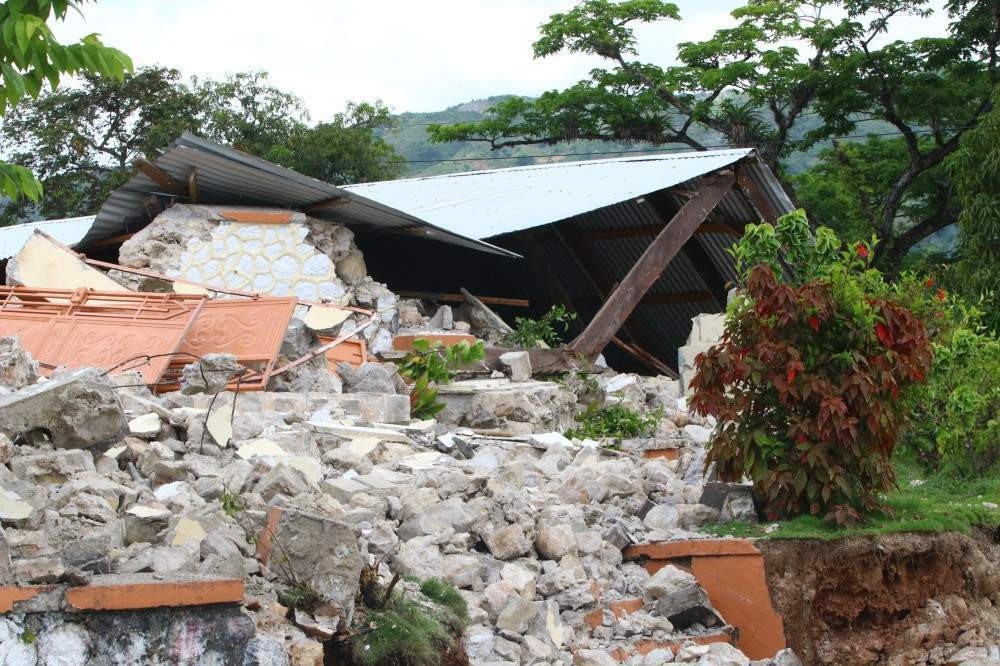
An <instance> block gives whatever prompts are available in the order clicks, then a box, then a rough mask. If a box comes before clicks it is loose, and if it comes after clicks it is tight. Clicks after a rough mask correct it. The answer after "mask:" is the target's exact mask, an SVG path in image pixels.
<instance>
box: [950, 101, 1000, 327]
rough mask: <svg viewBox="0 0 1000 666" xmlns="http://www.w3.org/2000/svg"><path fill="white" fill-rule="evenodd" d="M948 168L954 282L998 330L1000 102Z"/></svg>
mask: <svg viewBox="0 0 1000 666" xmlns="http://www.w3.org/2000/svg"><path fill="white" fill-rule="evenodd" d="M997 101H1000V90H998V91H997ZM948 169H949V171H950V172H951V174H952V178H953V180H954V183H955V189H956V191H957V194H958V198H959V200H960V201H961V203H962V213H961V216H960V217H959V230H960V235H959V256H960V260H959V262H958V265H957V266H956V267H955V269H956V270H955V271H954V272H955V273H956V276H955V277H956V278H957V279H955V280H954V282H955V286H956V287H957V288H959V289H960V290H961V291H963V292H964V293H966V294H967V295H969V296H971V297H972V298H973V299H974V300H977V301H979V302H980V303H981V309H982V310H983V312H984V315H985V316H984V320H985V321H986V323H987V324H988V325H989V326H990V328H991V329H992V330H993V332H994V334H1000V106H995V107H994V108H993V110H992V111H990V113H989V115H988V116H987V117H986V118H985V119H984V120H983V122H982V123H981V124H980V125H979V126H978V127H977V128H975V129H974V130H972V131H971V132H969V133H968V134H966V135H965V136H964V137H962V143H961V146H960V147H959V149H958V150H957V151H956V152H955V154H954V155H953V156H952V157H951V158H950V159H949V163H948Z"/></svg>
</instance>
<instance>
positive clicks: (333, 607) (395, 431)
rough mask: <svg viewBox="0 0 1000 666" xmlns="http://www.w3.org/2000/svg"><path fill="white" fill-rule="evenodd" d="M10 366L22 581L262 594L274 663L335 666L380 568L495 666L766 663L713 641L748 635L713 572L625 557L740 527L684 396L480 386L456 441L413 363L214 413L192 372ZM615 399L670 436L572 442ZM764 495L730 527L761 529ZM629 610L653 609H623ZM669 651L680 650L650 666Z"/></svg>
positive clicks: (660, 384) (222, 404) (582, 385)
mask: <svg viewBox="0 0 1000 666" xmlns="http://www.w3.org/2000/svg"><path fill="white" fill-rule="evenodd" d="M0 349H5V350H7V351H5V352H4V354H3V356H2V358H0V361H2V362H3V363H4V377H5V382H6V385H7V389H8V390H9V391H10V392H9V393H8V394H6V395H4V396H0V414H2V418H0V431H3V432H4V433H5V434H4V435H0V437H2V438H3V441H2V447H0V449H2V451H3V458H2V462H3V463H4V464H3V465H2V466H0V488H2V490H0V495H2V501H0V521H2V523H3V526H4V536H3V541H4V544H5V547H4V548H0V552H2V551H4V550H6V551H7V552H9V560H8V561H6V562H0V571H2V574H3V576H4V578H5V581H4V582H5V583H6V584H12V583H16V584H18V585H29V584H46V583H57V582H64V583H65V582H70V583H71V584H81V583H85V582H86V581H87V580H88V579H90V578H91V577H92V576H97V575H101V574H109V573H110V574H140V573H144V572H147V573H148V572H152V573H154V574H156V575H158V576H167V577H169V576H172V575H181V574H192V573H196V574H210V575H216V576H222V577H237V578H244V579H245V580H246V585H247V600H246V602H245V608H246V609H247V610H246V612H247V613H248V614H249V615H250V617H252V618H253V620H254V622H255V624H256V627H257V631H256V636H255V638H254V639H253V640H254V642H255V643H254V644H255V645H256V646H257V647H254V648H253V649H255V650H264V651H265V652H266V651H267V650H277V649H278V648H281V651H284V652H286V653H287V652H294V653H297V654H321V653H322V649H321V647H319V648H317V647H314V648H311V649H307V647H306V646H308V645H311V644H312V643H316V642H317V641H322V640H326V639H329V638H331V637H333V636H335V635H338V634H339V633H342V632H344V631H347V630H348V629H349V627H350V626H351V622H352V616H353V615H354V600H355V596H356V594H357V591H358V584H359V576H360V571H361V568H362V565H376V566H377V567H378V570H379V572H380V574H381V575H382V576H383V577H384V578H386V579H388V578H390V577H391V576H392V575H393V574H394V573H398V574H401V575H404V576H413V577H416V578H418V579H427V578H442V579H444V580H446V581H448V582H450V583H452V584H453V585H455V586H456V587H457V588H458V589H459V590H460V591H461V594H462V596H463V597H464V598H465V600H466V602H467V604H468V607H469V614H470V619H469V625H468V627H467V628H466V630H465V634H464V643H465V646H466V649H467V652H468V654H469V658H470V660H471V662H472V663H475V664H494V663H495V664H502V663H510V664H517V663H521V664H543V663H544V664H547V663H566V664H572V663H577V664H603V663H614V660H613V658H612V656H611V655H614V654H619V655H626V657H625V658H626V660H627V661H626V663H635V664H646V663H650V664H652V663H664V662H666V661H670V660H671V658H676V659H677V660H683V661H697V662H698V663H703V664H715V663H719V664H722V663H726V664H729V663H748V660H746V659H745V658H744V657H742V655H741V654H740V653H738V651H736V650H735V648H732V647H731V646H729V645H725V646H719V645H712V646H695V643H694V642H692V639H697V638H702V637H708V636H725V635H726V632H727V631H731V628H730V627H727V625H726V621H725V618H724V617H721V616H720V615H719V613H717V612H716V611H715V610H714V609H713V608H712V606H711V604H710V602H709V601H708V597H707V595H706V594H705V592H704V591H703V590H702V589H701V587H700V586H699V585H698V583H697V581H695V579H694V577H693V576H691V574H690V573H688V572H686V571H684V570H682V569H679V568H676V567H671V566H668V567H665V568H663V569H661V570H660V571H658V572H657V573H656V574H655V575H650V574H649V573H647V571H646V570H645V569H644V568H643V567H642V566H639V565H638V564H636V563H632V562H623V560H622V552H621V551H622V548H624V547H626V546H628V545H629V544H632V543H637V542H650V541H664V540H678V539H685V538H691V537H695V536H697V534H696V533H694V532H692V530H694V529H696V528H697V527H698V526H700V525H703V524H706V523H709V522H713V521H715V520H718V518H719V515H720V508H713V507H711V506H708V505H705V504H701V503H700V500H701V498H702V496H703V495H704V494H705V483H704V476H703V473H702V465H703V445H704V442H705V439H706V437H707V432H708V427H710V426H711V424H710V423H706V422H704V421H703V420H701V419H700V418H698V417H696V416H693V415H691V414H688V413H687V412H686V410H685V409H684V408H683V401H680V402H678V396H677V384H676V382H673V381H670V380H666V379H665V378H643V377H638V376H635V375H614V374H613V373H610V372H609V373H607V375H605V376H600V377H598V378H597V382H596V383H595V382H593V381H589V382H583V381H580V380H579V378H577V377H571V378H569V379H567V380H564V381H563V382H561V383H556V382H548V381H536V380H531V379H529V380H527V381H522V382H513V381H511V380H509V379H506V378H505V379H490V380H470V381H468V382H463V381H459V382H455V383H454V384H451V385H448V386H447V388H448V389H451V393H446V394H444V395H443V396H442V397H443V398H444V399H445V400H446V401H447V402H448V405H449V406H448V409H447V410H446V412H448V411H450V412H451V413H452V415H453V416H451V417H447V418H446V419H445V420H442V421H440V422H434V421H414V420H411V419H410V418H409V409H408V408H409V402H408V397H407V396H406V394H405V386H402V385H401V384H400V380H399V377H398V374H397V373H395V370H394V366H393V365H392V364H378V363H368V364H366V365H363V366H361V367H359V368H350V369H349V368H348V367H345V368H344V373H343V387H344V391H345V392H342V393H339V392H307V393H295V392H285V393H274V392H249V393H232V392H223V393H219V394H218V395H214V394H212V393H205V392H197V391H199V390H201V391H204V390H205V389H206V388H208V387H207V386H205V382H204V381H202V373H201V372H195V371H194V370H191V371H189V372H188V373H186V374H188V375H190V376H191V377H192V378H196V379H197V381H194V382H192V383H190V384H188V383H186V384H185V385H184V390H182V391H179V392H174V393H168V394H163V395H154V394H152V393H150V392H149V391H148V390H147V389H146V388H144V387H142V386H141V382H139V381H136V379H137V378H136V376H135V373H126V374H123V375H117V376H106V375H105V373H103V372H100V371H98V370H94V369H83V370H62V371H57V372H55V373H54V374H53V375H52V376H51V377H50V378H48V379H41V380H39V379H37V377H36V375H35V374H34V371H33V369H32V364H33V361H32V360H31V359H30V357H29V356H28V355H27V354H25V353H23V351H22V350H21V349H20V347H19V345H18V344H17V342H16V340H14V339H4V340H2V341H0ZM230 360H231V359H226V358H212V359H206V363H207V365H208V366H209V367H207V368H206V370H218V369H220V368H221V369H222V370H223V371H224V372H225V373H228V372H229V371H230V370H229V369H228V362H229V361H230ZM208 374H212V373H211V372H209V373H208ZM209 383H211V380H210V382H209ZM219 386H224V384H221V383H219V382H216V383H215V386H214V388H219ZM574 389H575V392H574ZM595 394H597V395H600V396H602V397H601V399H602V400H603V401H605V402H608V403H624V404H627V405H630V406H632V407H634V408H637V409H641V410H643V411H650V410H653V411H655V412H656V413H657V414H658V415H659V417H660V418H659V425H658V429H657V432H656V434H655V435H654V436H652V437H648V438H642V439H633V440H624V441H621V442H595V441H578V440H569V439H567V438H566V437H564V436H563V435H562V434H561V430H560V429H557V428H556V426H565V424H567V423H570V422H572V419H573V415H574V414H575V413H576V412H578V411H580V410H581V409H582V405H581V404H578V398H580V397H581V396H584V395H586V397H587V399H592V398H593V396H594V395H595ZM539 396H542V397H539ZM453 397H454V399H453ZM508 405H510V407H509V409H508ZM209 407H211V411H209ZM477 414H481V415H480V416H477ZM487 414H492V415H493V416H492V417H489V418H487V417H486V416H485V415H487ZM449 418H450V419H451V422H450V423H449V421H448V419H449ZM459 423H461V424H464V425H457V424H459ZM500 430H503V431H504V432H505V434H504V435H497V434H493V432H497V431H500ZM605 444H615V446H614V448H607V447H606V446H603V445H605ZM647 451H659V452H661V453H662V452H672V454H671V455H669V456H661V457H654V458H647V457H645V455H646V452H647ZM674 454H675V455H674ZM741 497H742V498H745V495H742V496H741V495H740V494H739V493H734V496H733V497H725V498H724V501H723V502H722V503H721V504H719V506H720V507H721V506H722V505H723V504H724V505H725V509H724V510H728V511H729V512H730V513H731V514H735V515H736V516H737V517H742V518H745V519H748V520H749V519H752V515H753V510H752V505H748V504H747V503H746V502H743V503H742V504H741ZM294 581H300V582H301V583H302V585H303V586H304V587H307V588H308V589H309V590H310V591H311V592H313V593H315V594H317V595H319V598H320V599H321V600H322V602H321V603H319V604H316V605H312V606H311V607H310V609H309V610H308V611H303V610H295V611H294V612H292V613H289V612H288V610H287V607H286V606H283V605H281V603H279V598H281V599H282V600H283V601H286V603H287V596H280V597H279V595H283V592H284V591H286V590H287V589H288V588H289V587H290V586H294ZM633 600H637V601H633ZM619 602H632V603H634V604H635V606H634V609H633V612H631V613H628V614H624V615H622V614H616V613H614V612H612V611H611V610H610V609H611V608H612V606H613V605H614V604H617V603H619ZM648 641H655V642H657V643H658V644H662V645H663V646H664V647H662V648H658V649H657V650H654V651H653V652H650V653H649V654H648V655H646V656H645V657H643V656H641V655H639V653H638V652H637V648H638V646H639V645H640V644H641V643H643V642H648ZM689 643H690V646H688V644H689ZM262 645H263V646H265V647H261V646H262ZM267 646H269V647H267ZM293 646H294V650H293ZM317 646H318V643H317ZM668 646H673V647H676V648H678V649H677V650H674V651H672V648H671V647H668ZM686 646H687V647H686ZM317 649H318V652H317V651H316V650H317ZM671 655H672V656H671ZM302 663H308V662H302ZM784 663H790V662H784Z"/></svg>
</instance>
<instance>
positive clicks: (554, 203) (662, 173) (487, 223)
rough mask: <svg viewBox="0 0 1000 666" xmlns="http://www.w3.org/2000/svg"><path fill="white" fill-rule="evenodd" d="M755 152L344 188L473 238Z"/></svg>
mask: <svg viewBox="0 0 1000 666" xmlns="http://www.w3.org/2000/svg"><path fill="white" fill-rule="evenodd" d="M752 152H753V151H752V150H751V149H737V150H711V151H700V152H694V151H692V152H684V153H671V154H668V155H640V156H637V157H616V158H611V159H604V160H590V161H583V162H559V163H554V164H539V165H532V166H521V167H511V168H508V169H493V170H489V171H469V172H465V173H454V174H447V175H443V176H430V177H426V178H409V179H404V180H391V181H383V182H379V183H363V184H358V185H349V186H345V187H344V188H343V189H345V190H348V191H350V192H353V193H356V194H360V195H363V196H365V197H368V198H369V199H372V200H374V201H377V202H379V203H381V204H384V205H386V206H391V207H392V208H395V209H398V210H401V211H403V212H405V213H408V214H410V215H413V216H416V217H419V218H420V219H422V220H426V221H427V222H429V223H431V224H434V225H436V226H438V227H441V228H443V229H447V230H448V231H451V232H452V233H456V234H461V235H462V236H467V237H469V238H477V239H483V238H491V237H494V236H499V235H501V234H506V233H511V232H514V231H520V230H522V229H530V228H532V227H537V226H541V225H543V224H549V223H552V222H557V221H559V220H564V219H566V218H569V217H573V216H575V215H579V214H581V213H586V212H589V211H592V210H597V209H598V208H603V207H605V206H610V205H612V204H616V203H619V202H622V201H627V200H628V199H631V198H634V197H640V196H642V195H644V194H649V193H651V192H656V191H657V190H662V189H664V188H666V187H671V186H673V185H677V184H679V183H683V182H685V181H688V180H691V179H692V178H697V177H698V176H701V175H703V174H706V173H710V172H712V171H716V170H718V169H722V168H724V167H726V166H729V165H730V164H733V163H735V162H737V161H739V160H741V159H743V158H744V157H746V156H747V155H750V154H751V153H752Z"/></svg>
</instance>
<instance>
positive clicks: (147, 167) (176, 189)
mask: <svg viewBox="0 0 1000 666" xmlns="http://www.w3.org/2000/svg"><path fill="white" fill-rule="evenodd" d="M132 166H134V167H135V168H136V169H138V170H139V171H140V172H141V173H142V174H144V175H145V176H147V177H148V178H149V179H150V180H152V181H153V182H154V183H156V184H157V185H159V186H160V187H162V188H163V189H164V190H166V191H167V192H169V193H170V194H176V195H178V196H182V197H186V196H188V188H187V185H186V184H184V183H182V182H181V181H179V180H177V179H176V178H174V177H173V176H171V175H170V174H169V173H167V172H166V171H164V170H163V169H161V168H160V167H158V166H156V165H155V164H153V163H152V162H150V161H149V160H144V159H142V158H141V157H140V158H138V159H136V160H133V161H132Z"/></svg>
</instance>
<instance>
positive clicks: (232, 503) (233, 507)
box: [219, 486, 244, 518]
mask: <svg viewBox="0 0 1000 666" xmlns="http://www.w3.org/2000/svg"><path fill="white" fill-rule="evenodd" d="M219 502H220V503H221V504H222V512H223V513H225V514H226V515H227V516H229V517H230V518H235V517H236V516H238V515H239V514H240V512H241V511H243V508H244V507H243V500H242V499H240V496H239V495H238V494H236V493H234V492H233V491H232V490H230V489H229V486H224V487H223V488H222V495H220V496H219Z"/></svg>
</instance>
